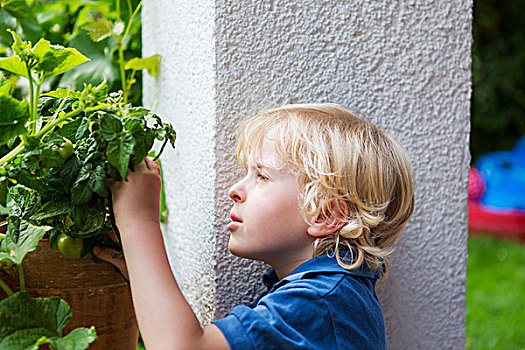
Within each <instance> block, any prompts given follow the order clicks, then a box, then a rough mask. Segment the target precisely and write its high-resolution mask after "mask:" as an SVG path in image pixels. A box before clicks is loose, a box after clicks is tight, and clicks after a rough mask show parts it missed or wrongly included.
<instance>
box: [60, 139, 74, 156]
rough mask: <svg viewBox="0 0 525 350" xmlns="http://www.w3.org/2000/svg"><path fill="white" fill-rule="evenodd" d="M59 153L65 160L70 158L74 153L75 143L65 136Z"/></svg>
mask: <svg viewBox="0 0 525 350" xmlns="http://www.w3.org/2000/svg"><path fill="white" fill-rule="evenodd" d="M58 153H60V155H61V156H62V158H64V160H68V159H69V158H70V157H71V156H72V155H73V143H71V141H70V140H69V139H66V138H64V144H63V145H62V147H60V148H59V149H58Z"/></svg>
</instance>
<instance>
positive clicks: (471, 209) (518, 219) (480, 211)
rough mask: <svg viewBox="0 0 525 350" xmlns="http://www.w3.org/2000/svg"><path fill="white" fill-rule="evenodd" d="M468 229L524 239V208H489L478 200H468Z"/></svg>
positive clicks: (474, 231)
mask: <svg viewBox="0 0 525 350" xmlns="http://www.w3.org/2000/svg"><path fill="white" fill-rule="evenodd" d="M468 215H469V221H468V226H469V230H470V231H471V232H472V233H478V232H479V233H481V232H483V233H490V234H495V235H498V236H500V237H502V238H503V237H505V238H518V239H521V240H525V210H518V209H500V210H495V209H490V208H488V207H486V206H484V205H483V204H481V203H480V202H476V201H472V200H469V203H468Z"/></svg>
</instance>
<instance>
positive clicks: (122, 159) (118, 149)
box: [106, 134, 135, 179]
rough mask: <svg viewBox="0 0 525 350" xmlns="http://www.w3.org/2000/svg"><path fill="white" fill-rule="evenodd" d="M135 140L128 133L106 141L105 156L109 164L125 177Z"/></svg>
mask: <svg viewBox="0 0 525 350" xmlns="http://www.w3.org/2000/svg"><path fill="white" fill-rule="evenodd" d="M134 144H135V140H134V139H133V136H131V135H130V134H123V135H122V136H121V137H119V138H115V139H113V140H111V141H109V142H108V148H107V151H106V156H107V158H108V161H109V163H110V164H111V165H113V166H114V167H115V168H117V170H118V172H119V173H120V176H122V178H123V179H127V174H128V165H129V161H130V158H131V154H132V153H133V147H134Z"/></svg>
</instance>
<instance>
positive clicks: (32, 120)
mask: <svg viewBox="0 0 525 350" xmlns="http://www.w3.org/2000/svg"><path fill="white" fill-rule="evenodd" d="M26 68H27V79H28V80H29V134H31V133H33V132H35V130H36V125H35V122H36V114H35V113H34V111H33V108H34V100H35V94H34V92H33V90H34V89H33V76H32V75H31V69H29V64H28V63H27V62H26Z"/></svg>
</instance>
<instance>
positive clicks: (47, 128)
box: [0, 108, 82, 164]
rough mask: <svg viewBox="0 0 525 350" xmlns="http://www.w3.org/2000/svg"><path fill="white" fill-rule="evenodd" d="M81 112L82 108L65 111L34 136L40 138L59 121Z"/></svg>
mask: <svg viewBox="0 0 525 350" xmlns="http://www.w3.org/2000/svg"><path fill="white" fill-rule="evenodd" d="M80 112H82V108H77V109H75V110H74V111H71V112H69V113H66V114H64V115H63V116H61V117H60V118H58V119H57V120H55V121H53V122H50V123H49V124H47V125H46V126H44V127H43V128H42V129H41V130H40V131H39V132H38V133H37V134H36V135H35V136H36V137H37V138H41V137H42V136H44V134H46V133H47V132H48V131H50V130H51V129H52V128H53V127H55V125H57V124H59V123H60V122H62V121H63V120H66V119H67V118H71V117H74V116H75V115H77V114H78V113H80ZM0 164H1V163H0Z"/></svg>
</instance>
